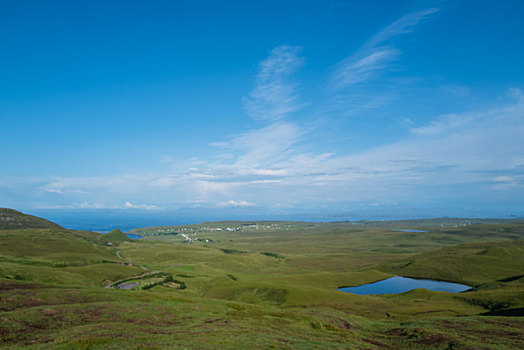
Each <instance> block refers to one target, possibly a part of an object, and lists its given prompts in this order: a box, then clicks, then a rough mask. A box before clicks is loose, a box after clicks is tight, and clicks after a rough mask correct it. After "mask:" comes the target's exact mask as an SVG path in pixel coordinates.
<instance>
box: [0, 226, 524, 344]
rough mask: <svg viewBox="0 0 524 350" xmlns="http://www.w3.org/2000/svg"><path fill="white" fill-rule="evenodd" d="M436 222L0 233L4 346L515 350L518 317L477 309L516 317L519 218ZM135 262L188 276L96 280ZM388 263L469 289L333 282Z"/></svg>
mask: <svg viewBox="0 0 524 350" xmlns="http://www.w3.org/2000/svg"><path fill="white" fill-rule="evenodd" d="M445 223H446V225H444V226H441V225H440V224H438V222H427V221H421V222H417V223H416V226H414V227H416V228H421V227H422V228H424V229H426V230H427V231H428V232H415V233H412V232H398V231H391V230H390V229H389V228H388V226H385V227H384V226H383V224H380V225H378V224H377V225H352V224H350V223H334V224H314V225H311V224H304V223H287V224H286V225H284V224H282V223H265V224H264V225H262V224H260V225H259V226H258V228H255V227H254V226H253V225H250V226H249V227H248V228H247V229H243V230H239V231H219V232H217V231H214V230H209V227H213V226H220V225H223V227H231V226H232V225H234V224H235V223H231V222H228V223H220V224H212V223H208V224H204V225H201V227H200V228H198V229H195V230H194V231H195V237H201V238H202V240H200V241H194V242H193V243H192V244H187V243H184V239H183V238H182V237H181V236H180V235H178V234H169V235H155V236H150V237H147V239H143V240H139V241H133V242H128V241H125V240H122V241H121V242H119V246H118V247H108V246H107V244H104V242H101V241H100V240H99V239H98V237H97V236H94V235H93V234H91V233H88V232H80V231H74V232H72V231H67V230H59V229H45V230H37V229H30V230H11V231H8V230H6V231H0V254H1V255H0V276H1V278H0V344H2V346H5V347H9V348H15V349H16V348H34V349H40V348H59V349H60V348H63V349H69V348H80V349H107V348H115V349H120V348H122V349H128V348H177V347H180V348H247V347H251V348H260V347H263V348H271V347H273V348H290V349H291V348H292V349H296V348H362V349H378V348H384V347H390V348H413V349H419V348H421V349H422V348H437V349H438V348H441V349H455V348H465V349H467V348H470V349H476V348H487V349H514V348H524V340H523V337H522V333H523V331H524V329H523V328H524V320H523V317H522V316H517V317H503V316H485V315H483V314H489V315H522V310H524V278H522V277H523V276H522V274H523V273H524V272H523V271H524V260H523V259H524V241H523V239H524V225H523V224H519V223H514V222H508V223H487V224H478V225H469V224H468V226H461V227H454V226H455V225H456V223H453V222H451V223H448V222H445ZM429 224H431V225H434V226H429ZM399 225H400V224H398V223H393V224H392V227H395V228H398V227H399ZM405 225H407V224H406V223H402V226H400V227H401V228H402V227H403V228H410V227H409V226H405ZM186 228H187V227H186ZM173 231H174V229H173ZM205 239H207V240H208V241H207V242H206V241H205ZM20 240H30V241H31V243H30V245H29V246H28V247H24V246H22V245H20V244H19V242H20ZM59 248H60V249H59ZM144 271H159V272H161V273H162V276H167V275H170V276H172V277H173V279H175V280H177V281H178V282H183V283H184V285H185V286H187V288H186V289H184V290H180V289H176V288H169V287H168V286H167V285H162V284H161V283H160V284H158V285H156V286H153V287H152V288H150V289H147V290H130V291H126V290H117V289H107V288H101V286H107V285H110V284H111V283H113V282H116V281H119V280H128V281H140V282H141V283H142V282H143V283H145V282H144V281H145V280H143V278H137V277H134V276H139V275H141V274H144ZM393 275H404V276H412V277H423V278H434V279H441V280H447V281H453V282H459V283H467V284H469V285H471V286H472V287H473V290H472V291H469V292H465V293H460V294H450V293H444V292H430V291H427V290H424V289H418V290H412V291H409V292H406V293H402V294H398V295H383V296H359V295H353V294H350V293H343V292H340V291H338V290H337V288H338V287H341V286H349V285H359V284H363V283H368V282H373V281H376V280H380V279H383V278H387V277H390V276H393ZM151 278H152V277H151ZM155 281H156V280H155ZM146 282H148V283H149V282H150V281H146Z"/></svg>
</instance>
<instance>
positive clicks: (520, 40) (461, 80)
mask: <svg viewBox="0 0 524 350" xmlns="http://www.w3.org/2000/svg"><path fill="white" fill-rule="evenodd" d="M523 15H524V2H522V1H520V0H515V1H510V0H503V1H498V2H494V1H482V0H475V1H473V0H463V1H413V0H412V1H377V0H369V1H342V0H318V1H289V0H282V1H198V0H195V1H173V0H170V1H167V0H166V1H162V0H157V1H97V0H95V1H73V2H72V1H52V0H51V1H29V0H28V1H6V0H0V43H1V49H0V82H1V84H0V123H1V124H0V125H1V126H0V150H1V151H0V207H11V208H17V209H20V210H26V211H27V210H29V211H31V210H44V209H49V210H51V209H52V210H79V211H81V210H93V209H101V210H116V209H118V210H127V209H133V210H141V211H144V212H147V211H150V212H155V211H156V212H157V211H166V210H181V208H185V209H187V208H192V209H199V208H200V209H202V210H207V211H208V212H212V211H214V210H215V211H220V212H221V213H222V212H223V213H225V214H224V215H227V213H232V212H234V211H235V210H245V211H250V212H252V213H257V212H265V213H283V212H309V213H332V214H336V213H351V212H354V213H357V212H359V213H367V212H373V213H375V214H377V215H378V214H380V215H389V214H392V213H395V214H397V215H403V216H408V215H410V214H413V213H419V214H422V213H424V214H425V215H429V214H430V213H439V215H449V216H460V215H462V216H465V215H466V216H467V215H484V216H505V215H524V64H523V62H524V21H522V17H523Z"/></svg>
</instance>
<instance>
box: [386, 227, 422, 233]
mask: <svg viewBox="0 0 524 350" xmlns="http://www.w3.org/2000/svg"><path fill="white" fill-rule="evenodd" d="M391 231H398V232H428V231H426V230H408V229H403V228H394V229H392V230H391Z"/></svg>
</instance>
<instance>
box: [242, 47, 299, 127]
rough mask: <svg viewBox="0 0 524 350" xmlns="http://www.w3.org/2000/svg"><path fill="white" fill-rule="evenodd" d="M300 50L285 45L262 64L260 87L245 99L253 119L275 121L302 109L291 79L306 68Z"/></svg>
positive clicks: (258, 76) (246, 108)
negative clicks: (299, 69) (294, 74)
mask: <svg viewBox="0 0 524 350" xmlns="http://www.w3.org/2000/svg"><path fill="white" fill-rule="evenodd" d="M299 52H300V48H299V47H297V46H288V45H282V46H278V47H276V48H274V49H273V50H272V51H271V54H270V56H269V57H268V58H267V59H265V60H264V61H262V62H260V64H259V66H258V73H257V76H256V86H255V88H254V89H253V91H251V93H250V94H249V96H248V97H245V98H244V108H245V110H246V111H247V112H248V113H249V115H251V116H252V117H253V118H255V119H257V120H260V121H266V122H273V121H277V120H280V119H282V118H285V117H286V116H288V115H289V114H290V113H292V112H295V111H297V110H298V109H299V108H300V107H301V103H300V102H299V99H298V96H297V92H296V85H295V83H294V82H293V81H292V80H290V76H291V75H292V74H293V73H295V72H296V70H297V69H298V68H299V67H300V66H301V65H302V63H303V59H302V58H301V57H299Z"/></svg>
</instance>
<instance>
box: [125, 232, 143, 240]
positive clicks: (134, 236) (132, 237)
mask: <svg viewBox="0 0 524 350" xmlns="http://www.w3.org/2000/svg"><path fill="white" fill-rule="evenodd" d="M126 236H127V237H129V238H131V239H140V238H142V236H140V235H137V234H134V233H126Z"/></svg>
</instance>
